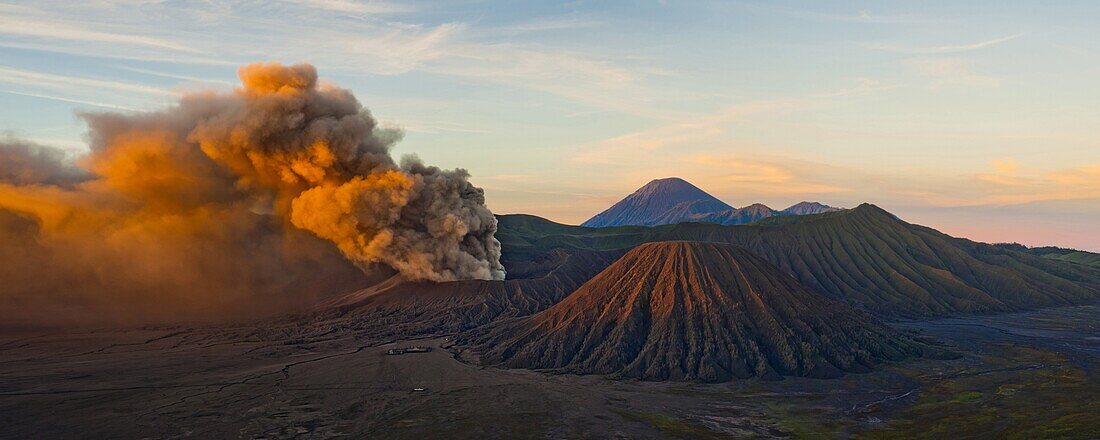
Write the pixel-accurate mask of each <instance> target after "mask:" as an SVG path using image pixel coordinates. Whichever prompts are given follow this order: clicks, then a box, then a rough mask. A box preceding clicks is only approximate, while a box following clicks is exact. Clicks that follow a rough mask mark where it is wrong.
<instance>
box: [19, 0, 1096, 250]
mask: <svg viewBox="0 0 1100 440" xmlns="http://www.w3.org/2000/svg"><path fill="white" fill-rule="evenodd" d="M612 3H613V5H612ZM812 4H813V5H814V6H813V8H812V9H807V8H806V7H805V6H795V4H794V3H791V4H785V3H784V2H770V1H768V2H764V1H761V2H673V1H668V2H647V1H638V2H585V1H572V2H565V3H560V4H544V3H541V2H540V3H538V4H535V3H531V4H524V3H520V2H509V1H501V2H482V1H441V2H410V3H397V2H394V3H390V2H357V1H353V0H301V1H289V2H282V3H271V4H268V3H267V2H244V3H236V2H232V3H231V2H224V3H223V2H218V1H209V2H191V1H180V2H176V1H108V0H101V1H92V2H86V4H84V5H78V4H75V3H73V2H61V1H58V2H54V1H35V2H22V3H0V132H4V134H3V135H4V136H6V135H11V136H15V137H19V138H25V139H29V140H32V141H34V142H37V143H40V144H44V145H52V146H57V147H63V148H66V149H68V150H71V151H72V152H73V154H74V155H78V154H79V153H80V152H81V151H85V150H86V149H87V147H86V142H85V141H84V139H83V133H84V132H85V129H86V128H85V127H84V126H83V124H82V122H81V121H80V120H79V119H78V118H76V117H75V116H74V112H75V111H80V110H92V111H94V110H124V111H140V110H148V109H156V108H159V107H162V106H165V105H168V104H170V103H173V102H175V101H176V100H177V99H178V96H179V95H180V94H184V93H189V92H194V91H201V90H204V89H210V88H214V89H219V90H229V89H231V88H232V87H233V86H234V84H236V83H237V78H236V70H237V68H238V67H239V66H240V65H243V64H246V63H250V62H255V61H281V62H286V63H294V62H309V63H312V64H314V65H315V66H316V67H317V70H318V71H319V72H320V74H321V76H322V77H323V78H324V79H326V80H328V81H331V82H333V83H336V84H338V85H340V86H341V87H346V88H349V89H351V90H352V91H353V92H354V93H355V95H356V96H357V97H358V98H359V99H360V100H361V101H362V102H363V104H364V105H365V106H366V107H367V108H369V109H371V111H372V113H373V114H374V115H375V116H376V117H378V118H379V119H381V120H382V121H385V123H386V124H388V125H392V126H396V127H401V128H403V129H404V130H405V132H406V134H405V139H404V141H402V142H401V143H400V144H398V147H397V150H396V151H395V152H396V153H397V154H405V153H416V154H418V155H419V156H420V157H421V158H423V159H424V160H425V162H428V163H431V164H435V165H439V166H442V167H446V168H453V167H462V168H466V169H468V170H469V171H470V172H471V173H472V174H473V176H474V177H473V181H474V182H475V183H476V184H477V185H479V186H482V187H484V188H485V189H486V192H487V195H488V203H489V205H490V207H491V208H492V209H493V210H494V211H495V212H497V213H516V212H523V213H531V214H536V215H540V216H544V217H547V218H550V219H552V220H556V221H560V222H566V223H579V222H581V221H583V220H585V219H587V218H588V217H591V216H592V215H593V214H596V213H597V212H599V211H601V210H603V209H604V208H606V207H607V206H609V205H610V204H612V203H614V202H615V201H617V200H618V199H620V198H622V197H623V196H625V195H626V194H628V193H630V192H631V191H633V190H634V189H636V188H637V187H639V186H641V185H643V184H645V183H646V182H648V181H649V180H651V179H654V178H660V177H668V176H678V177H682V178H685V179H687V180H689V181H691V182H692V183H695V184H696V185H698V186H700V187H701V188H703V189H704V190H706V191H708V192H710V193H711V194H713V195H715V196H717V197H719V198H721V199H723V200H725V201H726V202H728V203H730V204H732V205H734V206H738V207H740V206H744V205H747V204H750V203H754V202H761V203H765V204H768V205H770V206H772V207H773V208H777V209H778V208H784V207H786V206H788V205H791V204H793V203H795V202H798V201H801V200H815V201H820V202H823V203H826V204H830V205H834V206H843V207H852V206H855V205H857V204H859V203H861V202H871V203H875V204H878V205H879V206H882V207H883V208H885V209H887V210H889V211H891V212H894V213H895V214H898V215H899V216H900V217H902V218H903V219H905V220H908V221H910V222H914V223H920V224H924V225H928V226H931V227H935V228H937V229H940V230H942V231H944V232H947V233H950V234H953V235H959V236H964V237H968V238H973V239H977V240H981V241H1019V242H1022V243H1025V244H1029V245H1047V244H1052V245H1060V246H1068V247H1076V248H1084V249H1089V250H1094V251H1100V105H1098V103H1100V38H1098V33H1097V30H1096V23H1097V17H1100V2H1095V1H1079V2H1072V1H1065V2H1056V3H1054V4H1046V3H1041V2H1027V4H1025V3H1024V2H1018V3H1017V2H1003V1H988V2H986V1H973V2H956V1H925V2H855V1H833V2H812Z"/></svg>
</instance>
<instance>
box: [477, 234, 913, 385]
mask: <svg viewBox="0 0 1100 440" xmlns="http://www.w3.org/2000/svg"><path fill="white" fill-rule="evenodd" d="M471 340H472V341H474V342H473V345H474V346H476V347H478V350H479V352H482V353H483V356H482V358H483V362H485V363H488V364H496V365H503V366H506V367H511V368H517V367H518V368H532V369H555V370H561V371H563V372H569V373H578V374H610V375H615V376H618V377H630V378H638V379H643V380H698V381H704V382H716V381H726V380H731V379H734V378H748V377H778V376H783V375H795V376H810V377H836V376H838V375H840V374H842V373H843V372H865V371H868V370H870V369H871V368H872V367H873V366H874V365H875V364H878V363H880V362H883V361H892V360H900V359H903V358H906V357H911V356H917V355H920V353H921V348H920V346H919V345H918V344H916V343H915V342H913V341H911V340H909V339H907V338H905V337H902V336H901V335H899V334H898V333H896V332H895V331H893V330H890V329H889V328H887V327H885V326H882V325H879V324H876V323H874V322H873V318H870V317H869V316H866V315H863V314H861V313H858V312H856V311H854V310H851V309H850V308H849V307H848V306H846V305H843V304H841V303H839V302H836V301H833V300H830V299H828V298H826V297H825V296H823V295H821V294H819V293H816V292H813V291H811V290H809V289H807V288H805V287H804V286H802V285H801V284H800V283H798V281H797V280H795V279H794V278H793V277H791V276H789V275H787V274H784V273H782V272H780V271H779V270H778V269H777V268H775V267H774V266H772V265H771V264H770V263H768V262H766V261H764V260H763V259H761V258H760V257H757V256H756V255H754V254H753V253H751V252H749V251H748V250H746V249H744V248H741V247H739V246H734V245H728V244H720V243H704V242H687V241H666V242H656V243H646V244H642V245H640V246H637V247H635V248H634V249H632V250H631V251H629V252H627V253H626V254H625V255H624V256H623V257H622V258H620V259H619V260H618V261H616V262H615V263H613V264H611V265H610V266H608V267H607V268H606V269H605V270H603V271H602V272H600V273H599V274H597V275H596V276H595V277H593V278H592V279H590V280H589V281H588V282H586V283H584V284H583V285H581V286H580V287H579V288H578V289H577V290H576V291H575V292H573V293H572V294H571V295H569V296H567V297H566V298H565V299H563V300H562V301H560V302H558V303H557V304H555V305H554V306H552V307H550V308H548V309H546V310H544V311H542V312H539V313H537V314H534V315H529V316H527V317H523V318H519V319H516V320H511V321H505V322H501V323H498V324H490V325H489V327H488V328H487V329H478V330H475V335H474V336H472V337H471Z"/></svg>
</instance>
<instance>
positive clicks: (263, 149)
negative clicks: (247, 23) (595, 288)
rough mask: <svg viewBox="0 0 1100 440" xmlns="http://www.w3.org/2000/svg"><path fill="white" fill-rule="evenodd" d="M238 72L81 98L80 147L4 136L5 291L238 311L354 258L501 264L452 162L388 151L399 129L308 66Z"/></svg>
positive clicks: (486, 271) (426, 272) (494, 275)
mask: <svg viewBox="0 0 1100 440" xmlns="http://www.w3.org/2000/svg"><path fill="white" fill-rule="evenodd" d="M239 76H240V79H241V81H242V86H241V87H239V88H237V89H235V90H234V91H233V92H232V93H215V92H203V93H195V94H189V95H186V96H184V97H182V98H181V99H180V101H179V103H178V104H176V105H174V106H172V107H169V108H167V109H164V110H162V111H157V112H149V113H137V114H119V113H86V114H82V115H81V117H82V118H83V119H84V120H85V121H86V122H87V124H88V126H89V139H90V152H89V153H88V154H87V155H86V156H84V157H80V158H76V159H75V160H69V158H67V157H65V155H64V154H63V153H61V152H59V151H58V150H55V149H50V148H48V147H43V146H38V145H34V144H31V143H28V142H22V141H17V140H14V139H7V140H0V246H3V249H4V250H3V251H2V254H0V264H3V265H4V268H3V269H0V285H2V286H4V287H3V288H0V300H2V301H4V304H0V307H4V309H7V310H10V309H12V308H13V307H14V308H19V307H22V308H24V309H29V308H31V306H34V305H36V304H41V303H43V302H49V301H53V302H54V303H57V304H63V305H65V306H66V307H68V306H72V307H76V306H77V305H80V304H93V303H94V304H112V303H113V304H133V310H126V309H125V307H122V306H119V307H114V308H108V309H109V310H111V312H110V313H115V314H117V315H119V316H120V317H124V316H125V315H126V314H127V313H128V312H136V313H138V314H142V315H145V316H146V317H151V316H150V314H152V315H157V314H164V315H173V314H176V313H179V310H192V309H193V310H192V311H196V314H202V313H208V312H210V313H213V312H211V311H215V312H216V311H221V312H225V313H234V312H232V311H235V310H238V309H240V308H242V307H246V308H255V307H256V306H257V302H256V301H255V300H256V299H257V298H262V299H263V301H260V302H259V304H262V305H263V306H264V307H268V308H274V307H278V306H277V305H278V304H280V303H293V302H295V301H301V300H302V298H301V297H294V296H293V295H292V294H295V293H297V294H299V295H303V294H301V293H300V292H302V291H310V292H313V293H318V292H317V290H318V289H322V288H327V287H329V286H328V285H329V284H333V283H335V282H336V280H339V279H351V278H354V277H353V276H352V275H351V274H350V273H349V272H352V271H354V270H353V268H352V265H354V267H355V268H358V269H359V270H362V271H366V272H367V273H372V272H374V271H376V270H377V269H378V268H380V267H382V266H388V267H389V268H392V269H393V270H396V271H398V272H400V273H401V274H402V275H403V276H405V277H406V278H409V279H415V280H431V281H451V280H460V279H503V277H504V270H503V267H502V266H501V265H500V262H499V258H500V244H499V242H497V240H496V239H495V238H494V237H493V234H494V233H495V231H496V219H495V218H494V217H493V215H492V213H491V212H490V211H489V209H488V208H487V207H486V206H485V198H484V194H483V192H482V191H481V190H480V189H479V188H476V187H474V186H473V185H472V184H470V183H469V181H468V177H469V175H468V174H467V173H466V171H465V170H461V169H458V170H441V169H439V168H436V167H431V166H427V165H424V164H423V163H421V162H420V160H419V159H417V158H415V157H407V158H405V159H404V160H402V162H401V163H400V164H398V163H397V162H396V161H395V160H394V159H393V158H392V157H391V155H390V147H391V146H392V145H393V144H394V143H395V142H396V141H398V140H399V139H400V138H401V133H400V132H398V131H395V130H386V129H382V128H380V127H379V126H378V124H377V122H376V121H375V119H374V118H373V117H372V116H371V115H370V113H369V112H368V111H367V110H366V109H365V108H363V107H362V106H361V105H360V104H359V102H358V101H357V100H356V98H355V97H354V96H352V94H351V93H350V92H349V91H347V90H344V89H340V88H337V87H335V86H331V85H327V84H319V83H318V81H317V73H316V71H315V69H314V68H313V67H312V66H310V65H306V64H298V65H293V66H284V65H281V64H277V63H267V64H263V63H260V64H252V65H248V66H245V67H242V68H241V69H240V70H239ZM334 248H335V249H334ZM337 252H339V254H342V256H343V258H340V256H339V255H337ZM349 263H350V264H349ZM359 276H360V277H362V274H361V273H360V274H359ZM306 296H308V295H306ZM55 305H56V304H55ZM149 306H153V307H149ZM173 307H175V309H173ZM161 312H163V313H161ZM93 318H94V317H93ZM89 319H90V318H89ZM154 319H155V318H154Z"/></svg>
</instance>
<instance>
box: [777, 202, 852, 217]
mask: <svg viewBox="0 0 1100 440" xmlns="http://www.w3.org/2000/svg"><path fill="white" fill-rule="evenodd" d="M835 211H840V208H834V207H832V206H829V205H822V204H820V203H817V202H799V203H796V204H794V205H792V206H791V207H790V208H787V209H784V210H782V211H779V212H780V213H781V214H784V215H809V214H821V213H823V212H835Z"/></svg>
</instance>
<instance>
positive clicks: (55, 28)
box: [0, 12, 200, 53]
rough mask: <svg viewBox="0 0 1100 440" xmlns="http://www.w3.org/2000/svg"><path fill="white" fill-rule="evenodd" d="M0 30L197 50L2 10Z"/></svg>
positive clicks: (180, 49)
mask: <svg viewBox="0 0 1100 440" xmlns="http://www.w3.org/2000/svg"><path fill="white" fill-rule="evenodd" d="M0 34H4V35H9V36H20V37H35V38H48V39H59V40H70V41H81V42H99V43H118V44H123V45H136V46H146V47H151V48H156V49H168V50H175V51H181V52H192V53H198V52H200V51H199V50H197V49H194V48H192V47H189V46H187V45H184V44H180V43H175V42H172V41H168V40H164V39H160V38H154V37H148V36H142V35H133V34H126V33H119V32H106V31H99V30H93V29H88V28H86V27H84V25H81V24H73V23H67V22H63V21H57V20H43V19H37V18H34V17H30V16H26V15H23V16H14V15H11V14H5V13H3V12H0Z"/></svg>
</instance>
